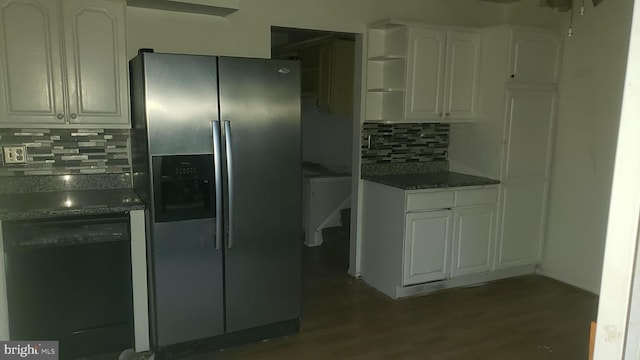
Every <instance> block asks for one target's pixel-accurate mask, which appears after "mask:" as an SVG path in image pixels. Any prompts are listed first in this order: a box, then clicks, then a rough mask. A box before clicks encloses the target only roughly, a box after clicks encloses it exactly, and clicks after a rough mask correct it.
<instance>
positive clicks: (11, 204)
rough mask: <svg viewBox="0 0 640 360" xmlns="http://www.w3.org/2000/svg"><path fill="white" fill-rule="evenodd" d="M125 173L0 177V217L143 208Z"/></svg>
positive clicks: (41, 215)
mask: <svg viewBox="0 0 640 360" xmlns="http://www.w3.org/2000/svg"><path fill="white" fill-rule="evenodd" d="M144 208H145V206H144V203H143V202H142V201H141V200H140V198H139V197H138V195H136V193H135V192H134V191H133V190H132V189H131V178H130V175H129V174H97V175H54V176H16V177H2V178H0V220H25V219H40V218H47V217H63V216H75V215H97V214H112V213H120V212H127V211H130V210H141V209H144Z"/></svg>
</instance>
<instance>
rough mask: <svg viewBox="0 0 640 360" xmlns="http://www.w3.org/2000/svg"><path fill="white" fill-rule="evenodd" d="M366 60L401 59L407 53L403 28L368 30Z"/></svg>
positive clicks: (405, 31)
mask: <svg viewBox="0 0 640 360" xmlns="http://www.w3.org/2000/svg"><path fill="white" fill-rule="evenodd" d="M368 34H369V42H368V45H369V47H368V58H369V59H372V58H380V59H382V60H384V59H389V60H391V59H394V58H403V57H404V55H405V54H406V53H407V29H406V28H405V27H404V26H398V27H392V28H388V29H373V28H370V29H369V32H368Z"/></svg>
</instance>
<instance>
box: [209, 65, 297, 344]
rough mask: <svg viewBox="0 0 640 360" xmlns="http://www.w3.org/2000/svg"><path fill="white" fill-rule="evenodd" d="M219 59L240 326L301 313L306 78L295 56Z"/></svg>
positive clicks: (231, 286) (230, 257) (234, 322)
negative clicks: (291, 58)
mask: <svg viewBox="0 0 640 360" xmlns="http://www.w3.org/2000/svg"><path fill="white" fill-rule="evenodd" d="M218 66H219V75H218V77H219V94H220V120H221V121H222V124H223V129H224V136H223V138H224V139H225V146H224V147H225V148H226V149H227V152H226V154H225V155H226V156H225V157H226V159H227V161H228V163H227V164H226V169H225V176H224V177H223V178H226V179H227V183H226V189H227V191H226V193H227V194H228V196H227V197H226V199H225V202H226V207H225V208H226V209H227V210H228V216H227V219H226V222H225V223H226V224H227V226H228V228H227V231H228V238H227V243H226V248H225V251H226V254H225V304H226V324H227V332H234V331H238V330H243V329H248V328H253V327H256V326H260V325H266V324H271V323H275V322H279V321H284V320H291V319H298V318H299V317H300V281H301V280H300V266H301V259H300V252H301V245H302V238H301V229H300V222H301V218H300V217H301V163H300V88H299V86H300V80H299V67H298V63H297V62H293V61H280V60H264V59H245V58H219V60H218ZM223 158H224V157H223Z"/></svg>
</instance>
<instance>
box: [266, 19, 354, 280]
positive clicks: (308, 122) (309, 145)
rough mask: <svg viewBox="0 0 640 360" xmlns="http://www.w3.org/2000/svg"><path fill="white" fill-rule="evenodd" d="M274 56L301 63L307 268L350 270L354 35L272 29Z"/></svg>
mask: <svg viewBox="0 0 640 360" xmlns="http://www.w3.org/2000/svg"><path fill="white" fill-rule="evenodd" d="M271 45H272V48H271V57H272V58H274V59H294V60H298V61H299V62H300V77H301V84H300V85H301V94H300V96H301V98H300V103H301V142H302V146H301V148H302V149H301V151H302V154H301V158H302V191H303V195H302V202H303V204H302V205H303V210H302V211H303V213H302V224H301V226H302V228H303V230H304V240H303V241H304V256H303V259H304V262H305V263H304V268H305V270H308V269H309V268H310V267H312V268H314V269H315V270H318V268H321V269H323V271H329V272H331V273H336V274H337V273H341V274H346V272H347V270H348V269H349V261H350V249H351V245H350V244H351V239H350V233H351V208H352V207H351V204H352V200H353V198H354V196H357V195H352V188H353V186H352V185H353V182H352V165H353V163H352V161H353V146H354V129H357V127H355V126H354V124H355V122H359V121H358V119H356V118H355V117H354V76H355V69H354V65H355V52H356V50H355V46H356V41H355V34H349V33H339V32H330V31H316V30H304V29H294V28H284V27H272V28H271Z"/></svg>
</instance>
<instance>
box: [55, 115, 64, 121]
mask: <svg viewBox="0 0 640 360" xmlns="http://www.w3.org/2000/svg"><path fill="white" fill-rule="evenodd" d="M56 118H57V119H58V120H62V119H64V115H63V114H58V115H56Z"/></svg>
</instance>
